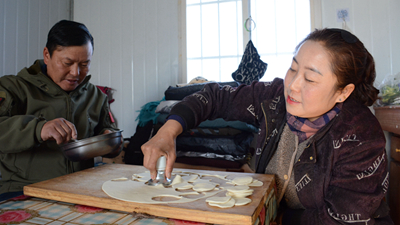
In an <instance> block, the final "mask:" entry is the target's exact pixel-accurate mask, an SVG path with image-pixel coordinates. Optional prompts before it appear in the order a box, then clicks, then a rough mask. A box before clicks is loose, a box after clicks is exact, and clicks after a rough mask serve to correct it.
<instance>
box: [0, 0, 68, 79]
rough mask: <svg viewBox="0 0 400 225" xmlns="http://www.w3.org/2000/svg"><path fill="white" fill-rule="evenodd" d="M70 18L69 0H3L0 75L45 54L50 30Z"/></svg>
mask: <svg viewBox="0 0 400 225" xmlns="http://www.w3.org/2000/svg"><path fill="white" fill-rule="evenodd" d="M61 19H70V0H0V76H3V75H8V74H16V73H17V72H18V71H20V70H21V69H22V68H24V67H27V66H28V67H29V66H30V65H32V64H33V62H34V60H36V59H42V58H43V48H44V47H45V45H46V41H47V33H48V32H49V30H50V28H51V27H52V26H53V25H54V24H55V23H56V22H58V21H59V20H61Z"/></svg>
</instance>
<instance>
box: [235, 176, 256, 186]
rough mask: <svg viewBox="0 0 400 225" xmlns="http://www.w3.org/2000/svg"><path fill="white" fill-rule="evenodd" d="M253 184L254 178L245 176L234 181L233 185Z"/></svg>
mask: <svg viewBox="0 0 400 225" xmlns="http://www.w3.org/2000/svg"><path fill="white" fill-rule="evenodd" d="M251 182H253V177H250V176H244V177H235V178H233V180H232V183H234V184H236V185H248V184H251Z"/></svg>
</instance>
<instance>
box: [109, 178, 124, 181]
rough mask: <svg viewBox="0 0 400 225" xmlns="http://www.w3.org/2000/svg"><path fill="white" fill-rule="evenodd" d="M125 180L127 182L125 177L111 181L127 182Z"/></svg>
mask: <svg viewBox="0 0 400 225" xmlns="http://www.w3.org/2000/svg"><path fill="white" fill-rule="evenodd" d="M127 180H128V178H126V177H119V178H114V179H112V180H111V181H127Z"/></svg>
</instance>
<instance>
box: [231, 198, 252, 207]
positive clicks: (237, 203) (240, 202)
mask: <svg viewBox="0 0 400 225" xmlns="http://www.w3.org/2000/svg"><path fill="white" fill-rule="evenodd" d="M234 199H235V206H242V205H247V204H249V203H250V202H251V199H249V198H234Z"/></svg>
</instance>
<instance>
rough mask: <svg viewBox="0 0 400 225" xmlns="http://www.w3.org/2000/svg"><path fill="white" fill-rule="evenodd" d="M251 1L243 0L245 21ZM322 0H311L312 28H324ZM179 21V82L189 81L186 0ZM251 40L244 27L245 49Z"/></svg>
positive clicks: (180, 6) (180, 7)
mask: <svg viewBox="0 0 400 225" xmlns="http://www.w3.org/2000/svg"><path fill="white" fill-rule="evenodd" d="M249 1H250V0H242V12H243V13H242V15H243V17H242V19H243V23H244V21H245V20H246V19H247V18H248V17H249ZM321 4H322V3H321V0H310V14H311V15H310V18H311V30H314V29H317V28H322V6H321ZM178 7H179V9H178V12H179V15H178V23H179V25H180V29H179V34H178V36H179V53H180V55H179V62H178V63H179V70H178V82H179V83H187V82H188V80H187V54H186V49H187V47H186V44H187V43H186V0H178ZM249 40H250V36H249V33H248V32H247V31H246V30H245V29H243V49H245V48H246V44H247V42H248V41H249Z"/></svg>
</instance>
